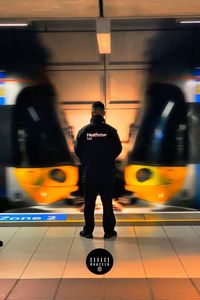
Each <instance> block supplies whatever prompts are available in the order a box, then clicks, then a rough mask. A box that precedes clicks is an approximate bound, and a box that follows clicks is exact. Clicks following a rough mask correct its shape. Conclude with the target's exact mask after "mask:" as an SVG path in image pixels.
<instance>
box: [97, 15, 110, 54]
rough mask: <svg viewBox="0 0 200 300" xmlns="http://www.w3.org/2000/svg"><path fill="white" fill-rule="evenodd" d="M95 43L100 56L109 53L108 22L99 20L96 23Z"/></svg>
mask: <svg viewBox="0 0 200 300" xmlns="http://www.w3.org/2000/svg"><path fill="white" fill-rule="evenodd" d="M96 32H97V42H98V46H99V53H100V54H108V53H111V35H110V20H105V19H99V20H97V22H96Z"/></svg>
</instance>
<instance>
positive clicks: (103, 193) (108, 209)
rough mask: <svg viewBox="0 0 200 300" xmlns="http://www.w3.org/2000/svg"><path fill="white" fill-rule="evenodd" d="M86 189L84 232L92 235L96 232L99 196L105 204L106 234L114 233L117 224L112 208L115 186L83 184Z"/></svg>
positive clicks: (104, 222)
mask: <svg viewBox="0 0 200 300" xmlns="http://www.w3.org/2000/svg"><path fill="white" fill-rule="evenodd" d="M83 189H84V199H85V207H84V217H85V226H84V231H86V232H87V233H92V232H93V230H94V210H95V202H96V197H97V195H98V194H99V195H100V197H101V201H102V204H103V228H104V232H105V233H108V234H109V233H112V232H113V230H114V227H115V224H116V220H115V215H114V212H113V207H112V191H113V184H112V183H106V184H83Z"/></svg>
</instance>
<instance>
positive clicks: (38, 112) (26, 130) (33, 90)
mask: <svg viewBox="0 0 200 300" xmlns="http://www.w3.org/2000/svg"><path fill="white" fill-rule="evenodd" d="M12 150H13V165H15V166H24V167H25V166H26V167H27V166H30V167H40V166H52V165H58V164H66V163H70V162H72V158H71V154H70V152H69V149H68V145H67V143H66V139H65V136H64V133H63V131H62V129H61V124H60V120H59V118H58V116H57V112H56V103H55V95H54V91H53V88H52V87H51V86H50V85H35V86H29V87H26V88H24V89H23V90H22V91H21V92H20V94H19V95H18V97H17V100H16V105H15V106H14V109H13V115H12Z"/></svg>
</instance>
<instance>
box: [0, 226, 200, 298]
mask: <svg viewBox="0 0 200 300" xmlns="http://www.w3.org/2000/svg"><path fill="white" fill-rule="evenodd" d="M79 231H80V227H0V240H3V241H4V247H2V248H0V300H4V299H8V300H25V299H26V300H27V299H29V300H53V299H56V300H75V299H76V300H103V299H104V300H150V299H151V300H153V299H154V300H200V226H198V225H197V226H122V227H118V228H117V231H118V237H117V239H113V240H112V239H110V240H106V241H104V239H103V238H102V235H103V230H102V228H101V227H96V228H95V232H94V239H93V240H88V239H84V238H81V237H79ZM94 248H105V249H107V250H108V251H110V252H111V253H112V255H113V257H114V266H113V268H112V270H111V271H110V272H109V273H107V274H105V275H104V276H103V275H101V276H99V275H94V274H92V273H90V271H88V269H87V267H86V265H85V259H86V256H87V254H88V253H89V252H90V251H91V250H92V249H94Z"/></svg>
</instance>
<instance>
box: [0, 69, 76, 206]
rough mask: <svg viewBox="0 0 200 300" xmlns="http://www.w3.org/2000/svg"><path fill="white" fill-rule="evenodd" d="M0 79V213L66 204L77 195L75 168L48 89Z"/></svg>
mask: <svg viewBox="0 0 200 300" xmlns="http://www.w3.org/2000/svg"><path fill="white" fill-rule="evenodd" d="M0 75H1V78H0V81H1V96H2V97H1V99H0V100H1V105H0V128H1V130H0V140H1V147H0V148H1V149H0V166H1V169H0V211H5V210H10V209H12V208H16V207H19V206H27V205H38V204H42V205H44V204H45V205H46V204H50V203H53V202H56V201H59V200H61V199H65V198H67V197H68V196H69V195H70V193H71V192H73V191H76V190H77V189H78V186H77V184H78V168H77V166H75V164H74V159H73V155H72V153H71V150H72V149H70V146H69V137H68V136H66V134H65V133H64V131H63V125H62V122H61V118H60V116H59V112H58V109H57V103H56V96H55V93H54V90H53V87H52V85H51V84H50V83H49V82H48V81H44V80H43V81H41V82H40V81H35V80H34V79H27V78H25V79H24V76H23V75H18V76H17V77H16V76H14V75H12V74H7V73H6V72H4V71H2V72H1V74H0Z"/></svg>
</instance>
